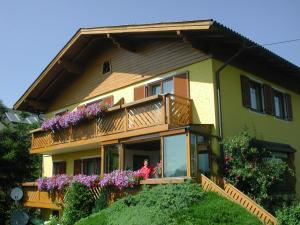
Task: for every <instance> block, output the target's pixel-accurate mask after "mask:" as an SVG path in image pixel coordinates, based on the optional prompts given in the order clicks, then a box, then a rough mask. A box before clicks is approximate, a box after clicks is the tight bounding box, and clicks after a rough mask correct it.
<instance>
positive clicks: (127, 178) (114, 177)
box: [37, 170, 142, 193]
mask: <svg viewBox="0 0 300 225" xmlns="http://www.w3.org/2000/svg"><path fill="white" fill-rule="evenodd" d="M141 179H142V174H140V173H139V172H138V171H130V170H115V171H113V172H111V173H108V174H105V175H104V177H102V178H101V177H100V176H98V175H91V176H88V175H82V174H79V175H75V176H68V175H66V174H62V175H55V176H52V177H48V178H39V179H37V186H38V190H39V191H47V192H50V193H53V192H55V191H60V192H63V191H64V190H65V189H66V188H67V187H69V186H70V185H72V183H74V182H79V183H81V184H83V185H85V186H87V187H88V188H96V187H100V188H109V189H113V190H119V191H121V190H124V189H126V188H132V187H134V186H135V185H138V184H139V181H140V180H141Z"/></svg>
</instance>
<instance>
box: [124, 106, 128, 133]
mask: <svg viewBox="0 0 300 225" xmlns="http://www.w3.org/2000/svg"><path fill="white" fill-rule="evenodd" d="M124 110H125V124H124V130H125V131H127V130H128V123H129V121H128V109H127V107H125V108H124Z"/></svg>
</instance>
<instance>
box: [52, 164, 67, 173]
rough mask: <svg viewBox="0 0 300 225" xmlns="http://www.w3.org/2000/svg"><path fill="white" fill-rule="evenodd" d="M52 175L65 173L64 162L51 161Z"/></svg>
mask: <svg viewBox="0 0 300 225" xmlns="http://www.w3.org/2000/svg"><path fill="white" fill-rule="evenodd" d="M52 173H53V175H59V174H66V162H65V161H59V162H53V172H52Z"/></svg>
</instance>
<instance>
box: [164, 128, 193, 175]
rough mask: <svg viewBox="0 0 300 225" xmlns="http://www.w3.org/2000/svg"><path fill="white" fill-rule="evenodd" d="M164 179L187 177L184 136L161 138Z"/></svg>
mask: <svg viewBox="0 0 300 225" xmlns="http://www.w3.org/2000/svg"><path fill="white" fill-rule="evenodd" d="M163 141H164V143H163V146H164V153H163V154H164V155H163V158H164V177H181V176H187V160H186V156H187V154H186V149H187V148H186V134H179V135H173V136H167V137H164V138H163Z"/></svg>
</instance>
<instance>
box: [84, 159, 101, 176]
mask: <svg viewBox="0 0 300 225" xmlns="http://www.w3.org/2000/svg"><path fill="white" fill-rule="evenodd" d="M82 165H83V170H82V172H83V174H85V175H100V167H101V166H100V157H99V158H98V157H97V158H89V159H83V160H82Z"/></svg>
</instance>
